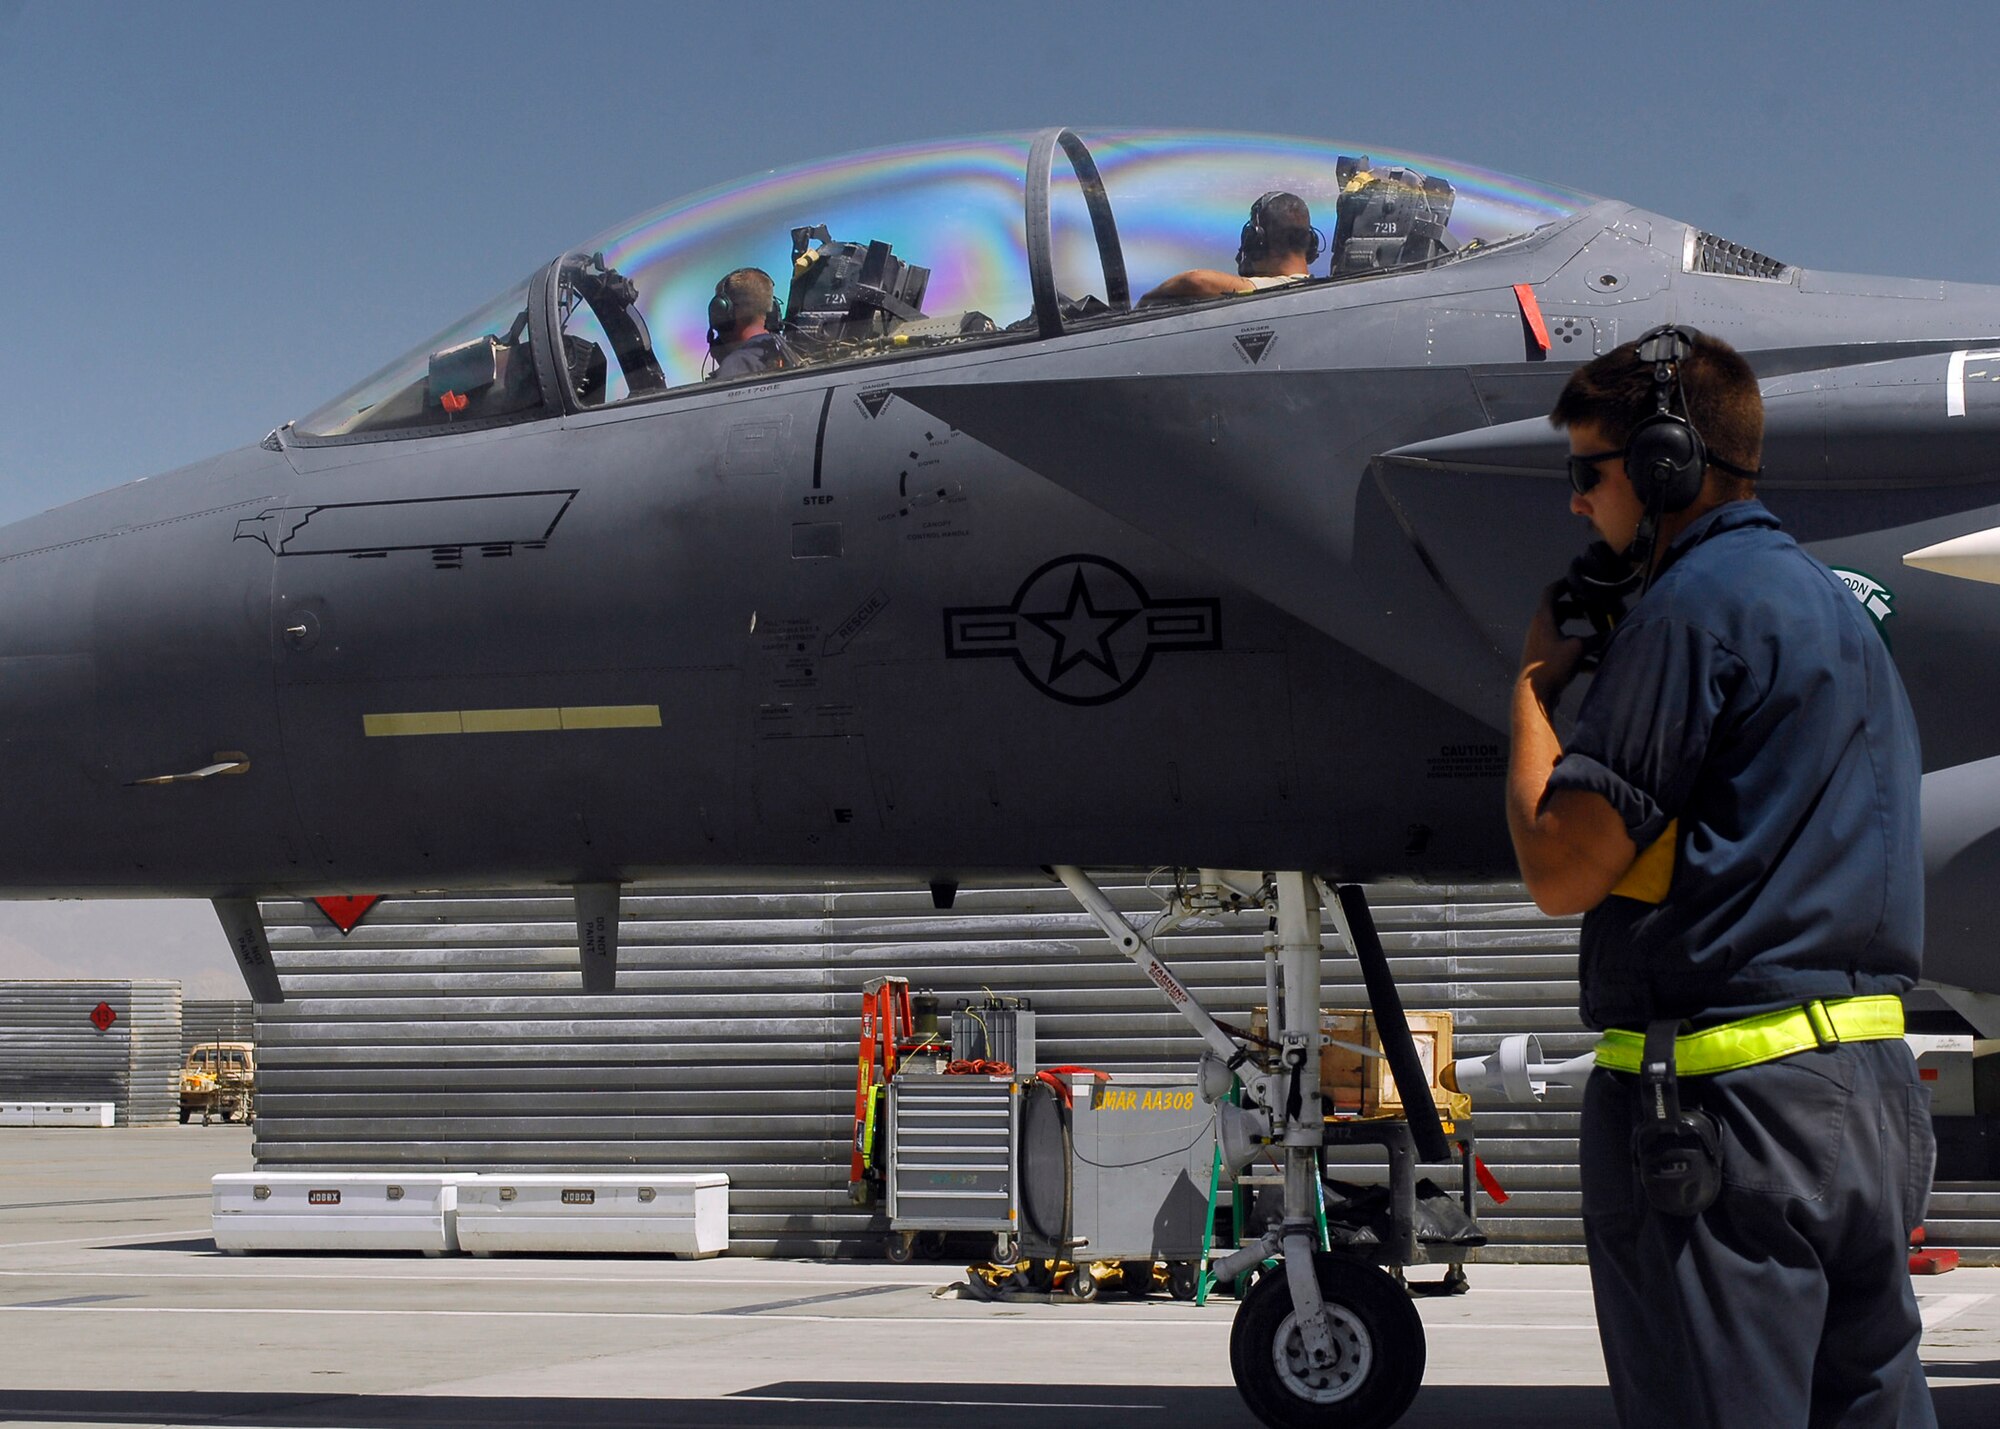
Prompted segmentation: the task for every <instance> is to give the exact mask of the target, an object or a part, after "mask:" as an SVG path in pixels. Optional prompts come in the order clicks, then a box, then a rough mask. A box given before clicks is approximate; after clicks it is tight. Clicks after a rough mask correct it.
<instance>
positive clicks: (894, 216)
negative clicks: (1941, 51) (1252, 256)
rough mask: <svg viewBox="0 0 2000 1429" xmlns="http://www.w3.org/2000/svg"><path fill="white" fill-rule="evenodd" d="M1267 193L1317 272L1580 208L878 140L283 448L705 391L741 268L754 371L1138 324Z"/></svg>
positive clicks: (1374, 154) (1203, 142)
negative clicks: (715, 303) (762, 334)
mask: <svg viewBox="0 0 2000 1429" xmlns="http://www.w3.org/2000/svg"><path fill="white" fill-rule="evenodd" d="M1272 191H1288V192H1290V193H1294V194H1296V195H1298V196H1299V197H1300V198H1302V199H1304V200H1305V201H1306V203H1307V205H1308V206H1309V207H1310V209H1311V212H1312V222H1313V226H1314V227H1315V228H1316V229H1317V230H1318V231H1319V234H1320V243H1319V245H1318V246H1319V249H1320V251H1319V253H1318V255H1317V258H1316V261H1315V262H1314V263H1313V265H1312V278H1311V281H1347V280H1350V279H1356V278H1362V277H1367V276H1370V275H1380V274H1384V273H1393V272H1396V271H1399V270H1407V269H1410V268H1417V267H1428V266H1432V265H1434V264H1437V263H1443V262H1454V261H1459V260H1461V259H1463V258H1465V257H1467V256H1469V255H1470V254H1472V253H1476V252H1478V251H1481V250H1482V249H1484V248H1488V247H1491V246H1492V245H1494V244H1497V243H1501V242H1504V241H1506V240H1508V239H1511V238H1515V237H1518V236H1520V235H1523V234H1526V233H1529V232H1532V231H1533V230H1535V229H1536V228H1539V227H1542V226H1544V225H1547V224H1549V223H1552V222H1555V221H1557V220H1560V219H1562V218H1565V217H1567V216H1568V215H1570V214H1572V213H1574V212H1576V211H1577V210H1578V209H1580V208H1582V207H1584V206H1585V205H1587V204H1588V203H1590V202H1591V200H1590V199H1589V198H1588V197H1587V196H1585V195H1582V194H1578V193H1573V192H1570V191H1568V190H1564V189H1557V188H1552V187H1549V186H1547V185H1543V184H1537V183H1532V182H1529V181H1526V180H1522V179H1514V178H1508V177H1506V176H1505V175H1501V174H1496V173H1491V172H1488V171H1485V170H1480V169H1474V168H1468V167H1466V166H1464V165H1460V164H1453V163H1449V162H1447V161H1444V160H1441V159H1435V158H1429V157H1426V156H1423V155H1418V154H1407V153H1401V154H1399V153H1386V152H1384V151H1382V150H1379V149H1376V148H1373V147H1372V146H1369V145H1362V144H1351V143H1337V142H1332V141H1321V140H1311V139H1287V138H1279V137H1273V136H1265V135H1247V134H1195V133H1182V132H1175V131H1163V130H1128V131H1106V132H1095V133H1091V134H1089V135H1087V136H1079V135H1077V134H1075V133H1072V132H1071V131H1069V130H1050V131H1047V132H1045V133H1043V134H1039V135H1030V134H999V135H989V136H985V137H979V138H971V139H956V140H949V141H941V142H937V143H930V144H914V145H907V146H903V147H900V148H893V149H881V150H875V151H871V152H868V153H862V154H855V155H850V156H848V157H846V158H840V159H833V160H828V161H825V162H822V163H816V164H807V165H801V166H799V167H796V168H791V169H782V170H778V171H775V172H772V173H767V174H762V175H758V176H756V177H754V178H750V179H747V180H744V181H742V182H739V183H734V184H728V185H725V186H723V187H720V188H715V189H710V190H707V191H706V192H703V193H698V194H694V195H692V196H690V197H688V198H683V199H679V200H676V201H675V202H673V203H670V204H667V205H665V206H663V207H661V208H657V209H654V210H653V211H652V212H650V213H646V214H643V215H641V216H640V217H638V218H636V219H634V220H632V221H631V222H629V223H624V224H620V225H619V226H618V227H616V228H614V229H612V230H610V231H609V232H607V233H604V234H600V235H599V236H598V237H596V238H594V239H592V240H591V241H590V242H588V243H586V244H584V245H582V246H581V247H579V248H577V249H575V250H573V251H572V252H571V253H569V254H567V255H565V256H564V257H562V258H560V259H558V260H556V261H555V262H554V263H551V264H550V265H549V266H548V267H547V268H545V269H543V270H542V271H540V272H539V273H537V274H535V275H533V276H532V277H530V278H529V279H527V280H526V281H524V282H522V283H520V284H517V285H516V286H515V287H513V288H512V289H510V290H508V291H507V292H506V293H505V294H503V295H501V296H500V297H499V298H497V299H495V300H494V301H493V302H491V303H489V304H487V305H486V306H485V307H482V308H481V309H479V310H478V311H477V312H474V313H472V314H471V315H469V316H468V317H466V318H465V319H463V320H462V321H460V322H457V323H454V324H453V325H452V326H451V327H449V328H447V329H445V330H444V331H443V332H441V333H439V334H438V335H437V336H436V337H434V338H432V339H431V340H429V341H428V342H426V343H424V344H423V345H422V346H420V347H418V348H417V349H416V350H415V351H413V352H411V353H410V354H409V355H408V356H406V357H404V358H402V359H400V360H398V361H396V362H394V363H391V364H390V365H389V366H388V367H385V368H383V369H382V370H381V371H380V372H378V373H376V374H375V375H374V376H373V377H370V378H369V379H368V380H367V381H366V382H364V383H362V384H361V385H360V386H358V387H356V388H355V389H354V390H353V391H351V392H348V393H346V394H344V395H342V396H341V397H340V398H338V399H337V400H335V401H333V402H331V403H328V404H327V405H326V406H325V407H323V408H321V409H320V410H319V411H317V412H315V413H313V414H312V415H311V416H309V417H306V418H304V419H303V420H301V421H299V422H298V423H296V424H295V425H294V426H293V427H292V428H291V429H290V431H289V433H288V435H290V436H293V437H297V438H300V439H302V440H305V441H307V442H313V441H343V440H365V439H370V438H381V437H393V436H414V435H420V434H424V433H430V432H440V431H448V430H452V429H454V428H456V429H460V430H463V429H466V428H472V427H482V426H495V425H503V424H506V423H511V422H519V421H527V420H532V419H535V418H538V417H545V416H554V415H558V414H561V413H564V412H577V411H582V410H587V409H590V408H594V407H601V406H609V405H614V404H618V403H624V402H630V401H635V400H644V399H650V398H655V397H658V396H661V395H663V394H673V393H682V392H689V391H699V390H703V388H704V386H705V384H712V379H713V374H714V372H715V368H716V355H717V352H718V351H726V350H727V335H725V339H724V342H723V343H721V344H712V343H711V340H710V339H711V331H712V330H711V319H712V316H713V315H712V313H711V309H710V304H711V299H713V298H714V297H715V296H716V292H717V282H718V280H719V279H721V278H723V277H724V275H726V274H729V273H731V272H733V271H735V270H738V269H743V268H756V269H760V270H761V271H762V272H763V273H765V274H767V275H769V277H770V278H771V279H772V281H773V284H774V288H775V298H776V304H777V307H778V309H779V311H778V312H776V313H773V314H772V315H771V320H770V322H769V326H771V327H772V328H774V329H775V331H776V332H777V334H778V341H777V342H775V343H767V344H765V345H764V346H765V347H766V348H767V349H770V350H772V356H773V363H774V364H775V365H767V366H765V367H764V368H763V370H761V371H758V372H756V373H755V376H756V379H757V380H759V381H763V380H785V379H786V378H789V377H792V376H795V375H797V374H800V373H804V372H811V371H814V370H816V369H819V368H823V367H829V366H834V365H844V364H855V363H867V362H883V361H891V360H894V359H897V358H900V357H907V356H909V355H911V354H913V353H919V352H926V351H938V350H951V349H957V348H963V347H970V346H974V345H979V344H990V343H1009V342H1032V341H1039V340H1043V339H1047V338H1051V337H1056V336H1060V335H1061V334H1063V333H1065V332H1069V331H1074V330H1076V329H1078V328H1082V327H1088V326H1093V325H1098V324H1103V323H1114V322H1116V323H1123V322H1138V321H1145V320H1147V319H1149V318H1152V317H1156V316H1159V315H1162V314H1164V313H1168V312H1171V311H1173V308H1172V307H1169V306H1150V305H1149V306H1136V300H1137V299H1138V298H1139V296H1140V295H1141V294H1143V293H1145V292H1146V291H1147V290H1149V289H1151V288H1153V287H1154V286H1156V285H1158V284H1159V283H1161V282H1162V281H1163V280H1165V279H1167V278H1168V277H1170V276H1171V275H1173V274H1175V273H1178V272H1181V271H1183V270H1187V269H1202V268H1206V269H1220V270H1223V271H1231V270H1233V269H1234V268H1235V266H1236V250H1237V248H1238V246H1239V242H1240V237H1239V235H1240V232H1241V230H1242V228H1243V227H1244V220H1245V218H1246V216H1247V215H1248V213H1249V211H1250V207H1251V205H1252V203H1253V202H1255V201H1256V200H1257V199H1258V197H1259V196H1260V195H1263V194H1268V193H1270V192H1272ZM1237 301H1255V298H1254V297H1252V298H1247V299H1238V300H1237ZM751 325H752V324H746V326H751ZM737 365H740V364H737Z"/></svg>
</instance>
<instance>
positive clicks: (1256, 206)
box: [1236, 189, 1320, 273]
mask: <svg viewBox="0 0 2000 1429" xmlns="http://www.w3.org/2000/svg"><path fill="white" fill-rule="evenodd" d="M1286 196H1287V195H1286V193H1285V191H1284V190H1283V189H1272V190H1271V191H1270V192H1269V193H1267V194H1265V195H1264V196H1263V197H1262V198H1260V199H1258V200H1257V202H1255V203H1253V204H1251V205H1250V217H1249V218H1248V219H1247V220H1246V221H1245V222H1244V224H1243V231H1242V232H1241V233H1239V234H1238V235H1237V237H1236V271H1237V272H1238V273H1242V272H1243V270H1244V269H1245V268H1246V267H1248V266H1249V263H1250V260H1251V259H1252V258H1257V257H1261V256H1262V255H1263V254H1265V253H1267V252H1269V251H1270V247H1271V233H1270V230H1269V229H1267V228H1266V227H1265V226H1264V205H1265V204H1267V203H1269V202H1270V201H1271V200H1272V199H1274V198H1282V197H1286ZM1319 250H1320V233H1319V230H1318V229H1317V228H1313V227H1311V226H1310V225H1308V226H1307V228H1306V263H1307V264H1308V265H1311V264H1312V263H1315V262H1317V261H1318V259H1319Z"/></svg>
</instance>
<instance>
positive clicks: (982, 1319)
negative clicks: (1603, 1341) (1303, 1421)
mask: <svg viewBox="0 0 2000 1429" xmlns="http://www.w3.org/2000/svg"><path fill="white" fill-rule="evenodd" d="M4 1314H17V1315H19V1314H34V1315H263V1316H280V1315H288V1316H313V1317H321V1318H324V1317H329V1316H336V1317H337V1316H345V1317H349V1318H370V1317H372V1318H378V1319H385V1318H391V1317H397V1316H400V1317H402V1318H405V1319H408V1318H412V1317H415V1318H419V1319H421V1318H424V1317H435V1318H439V1319H447V1320H736V1321H741V1320H742V1319H743V1312H742V1311H741V1310H390V1309H334V1308H327V1307H313V1308H300V1307H283V1308H279V1307H260V1306H218V1305H74V1306H61V1307H49V1308H37V1307H33V1306H26V1305H0V1315H4ZM1234 1318H1235V1317H1234V1316H1231V1317H1229V1318H1226V1319H1225V1318H1223V1317H1222V1316H1219V1315H1218V1316H1216V1317H1214V1318H1204V1319H1199V1320H1196V1319H1188V1318H1181V1317H1175V1318H1173V1319H1166V1318H1158V1319H1150V1320H1147V1321H1145V1322H1144V1323H1145V1326H1146V1328H1147V1329H1149V1330H1164V1329H1195V1330H1227V1329H1229V1328H1230V1325H1231V1323H1232V1322H1233V1320H1234ZM756 1319H757V1320H758V1321H761V1322H766V1323H769V1322H772V1321H795V1322H797V1323H800V1324H812V1325H902V1326H905V1327H908V1326H912V1325H928V1326H933V1327H944V1326H957V1325H963V1326H968V1327H972V1328H977V1329H979V1330H981V1331H982V1332H983V1331H990V1330H991V1329H992V1328H993V1327H994V1326H996V1325H1007V1326H1014V1327H1018V1328H1026V1329H1066V1328H1069V1327H1071V1326H1075V1325H1116V1326H1118V1327H1120V1328H1122V1329H1128V1330H1129V1329H1131V1328H1132V1326H1133V1325H1135V1324H1137V1323H1140V1322H1139V1321H1138V1320H1137V1319H1135V1318H1134V1317H1132V1316H1119V1315H1092V1316H1088V1317H1086V1316H1082V1315H1077V1314H1073V1313H1057V1314H1053V1315H1032V1316H1030V1315H1004V1316H1003V1315H994V1316H972V1315H959V1316H950V1317H945V1316H936V1317H932V1316H915V1315H784V1314H760V1315H758V1316H756ZM1596 1329H1597V1325H1596V1324H1595V1323H1594V1322H1591V1321H1585V1322H1583V1323H1581V1324H1567V1323H1559V1322H1552V1321H1546V1320H1521V1321H1477V1320H1467V1321H1463V1322H1452V1321H1445V1322H1442V1323H1436V1324H1432V1323H1426V1324H1425V1326H1424V1330H1425V1333H1427V1334H1429V1333H1434V1332H1458V1333H1467V1332H1471V1333H1477V1334H1493V1333H1505V1334H1515V1333H1530V1334H1540V1333H1543V1332H1545V1331H1549V1330H1565V1331H1567V1330H1579V1331H1581V1330H1588V1331H1592V1332H1594V1331H1595V1330H1596Z"/></svg>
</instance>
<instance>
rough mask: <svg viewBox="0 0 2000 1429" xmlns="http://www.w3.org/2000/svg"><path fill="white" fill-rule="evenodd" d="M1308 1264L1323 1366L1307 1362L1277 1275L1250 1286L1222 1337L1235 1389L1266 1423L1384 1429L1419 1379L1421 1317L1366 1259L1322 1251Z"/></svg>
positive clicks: (1285, 1284) (1294, 1428)
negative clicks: (1325, 1344)
mask: <svg viewBox="0 0 2000 1429" xmlns="http://www.w3.org/2000/svg"><path fill="white" fill-rule="evenodd" d="M1313 1268H1314V1270H1315V1272H1316V1273H1317V1276H1318V1279H1319V1293H1320V1296H1321V1298H1322V1299H1323V1300H1324V1301H1325V1302H1326V1314H1327V1322H1328V1327H1329V1328H1330V1329H1331V1330H1332V1332H1333V1346H1334V1361H1333V1363H1332V1364H1330V1365H1326V1366H1321V1367H1315V1366H1314V1365H1312V1364H1311V1363H1310V1361H1309V1360H1308V1358H1307V1356H1306V1351H1305V1343H1304V1337H1303V1336H1302V1335H1301V1334H1300V1333H1299V1325H1298V1317H1297V1315H1296V1314H1294V1313H1293V1309H1292V1288H1291V1285H1290V1283H1289V1281H1288V1280H1287V1279H1286V1277H1285V1275H1284V1274H1283V1272H1282V1271H1280V1272H1278V1273H1275V1274H1271V1275H1266V1276H1264V1277H1263V1278H1262V1279H1260V1280H1259V1281H1258V1282H1257V1283H1256V1285H1254V1286H1252V1287H1251V1290H1250V1293H1249V1294H1248V1295H1247V1296H1245V1297H1244V1300H1243V1305H1242V1307H1241V1308H1240V1309H1238V1310H1237V1312H1236V1322H1235V1324H1234V1325H1233V1326H1232V1327H1231V1329H1230V1333H1229V1367H1230V1369H1231V1371H1232V1372H1233V1373H1234V1374H1235V1377H1236V1387H1237V1389H1238V1390H1239V1391H1240V1392H1241V1393H1242V1395H1243V1400H1244V1402H1245V1403H1246V1404H1248V1405H1249V1406H1250V1409H1251V1411H1252V1412H1253V1413H1255V1414H1256V1416H1257V1417H1258V1418H1259V1419H1261V1420H1263V1421H1264V1422H1265V1423H1266V1424H1268V1425H1271V1426H1272V1429H1378V1426H1379V1429H1386V1426H1388V1425H1391V1424H1394V1423H1395V1422H1396V1421H1397V1420H1398V1419H1401V1418H1402V1417H1403V1412H1404V1411H1405V1410H1407V1409H1408V1408H1409V1407H1410V1402H1411V1401H1412V1400H1413V1399H1415V1398H1416V1397H1417V1389H1418V1387H1419V1386H1420V1385H1421V1384H1422V1383H1423V1378H1424V1325H1423V1321H1422V1320H1420V1319H1418V1318H1417V1311H1416V1307H1415V1306H1414V1305H1412V1304H1411V1303H1410V1297H1409V1296H1408V1295H1407V1294H1405V1293H1404V1292H1403V1289H1402V1287H1400V1286H1399V1285H1397V1284H1396V1282H1395V1281H1394V1280H1392V1279H1391V1278H1390V1277H1389V1276H1388V1275H1387V1274H1385V1273H1384V1272H1383V1271H1381V1270H1380V1269H1378V1268H1377V1267H1375V1266H1373V1265H1365V1264H1362V1263H1361V1262H1359V1261H1352V1260H1345V1259H1342V1258H1340V1257H1337V1256H1332V1255H1327V1254H1324V1253H1322V1254H1319V1255H1316V1256H1314V1257H1313Z"/></svg>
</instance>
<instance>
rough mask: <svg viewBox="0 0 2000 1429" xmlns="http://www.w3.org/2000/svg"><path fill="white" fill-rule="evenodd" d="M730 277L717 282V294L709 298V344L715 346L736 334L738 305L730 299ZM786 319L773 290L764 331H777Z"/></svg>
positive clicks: (775, 291) (765, 315)
mask: <svg viewBox="0 0 2000 1429" xmlns="http://www.w3.org/2000/svg"><path fill="white" fill-rule="evenodd" d="M728 283H729V278H728V276H727V275H724V276H723V277H722V278H720V279H718V280H717V281H716V284H715V296H714V297H712V298H710V299H709V300H708V345H709V346H710V347H713V346H715V344H717V343H718V342H725V341H727V340H728V339H729V338H731V337H733V336H735V334H736V326H737V324H736V305H735V304H734V303H732V302H730V301H729V293H728V291H727V287H728ZM784 320H785V310H784V307H783V306H782V305H781V304H780V303H779V302H778V293H777V289H776V288H775V287H774V288H773V289H772V290H771V311H770V312H768V313H766V314H764V331H765V332H769V333H775V332H777V330H778V328H779V325H780V324H782V323H783V322H784Z"/></svg>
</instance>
